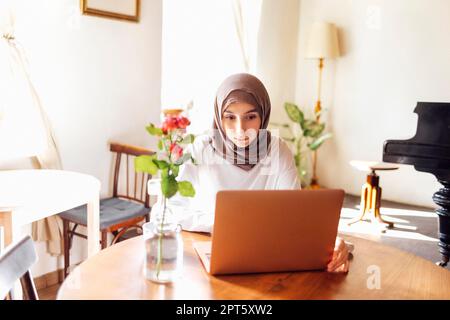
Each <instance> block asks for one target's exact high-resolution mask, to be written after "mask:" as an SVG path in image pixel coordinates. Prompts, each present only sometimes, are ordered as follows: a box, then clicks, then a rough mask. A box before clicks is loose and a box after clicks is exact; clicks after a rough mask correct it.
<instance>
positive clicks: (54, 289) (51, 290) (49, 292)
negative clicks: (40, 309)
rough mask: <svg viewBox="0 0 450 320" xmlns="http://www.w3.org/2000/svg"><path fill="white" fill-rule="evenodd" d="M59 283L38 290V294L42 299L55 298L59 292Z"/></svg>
mask: <svg viewBox="0 0 450 320" xmlns="http://www.w3.org/2000/svg"><path fill="white" fill-rule="evenodd" d="M59 286H60V285H59V284H56V285H54V286H51V287H48V288H45V289H41V290H38V296H39V299H40V300H55V299H56V295H57V293H58V289H59Z"/></svg>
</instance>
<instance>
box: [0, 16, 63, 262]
mask: <svg viewBox="0 0 450 320" xmlns="http://www.w3.org/2000/svg"><path fill="white" fill-rule="evenodd" d="M3 19H5V16H3ZM6 19H7V20H8V21H7V22H5V21H4V20H3V21H0V150H1V153H0V160H11V159H17V158H23V157H32V158H33V159H34V160H35V161H34V163H35V166H36V167H37V168H40V169H61V168H62V165H61V159H60V155H59V152H58V148H57V144H56V139H55V136H54V134H53V131H52V129H51V125H50V122H49V119H48V117H47V115H46V113H45V110H44V108H43V106H42V103H41V100H40V98H39V95H38V93H37V92H36V88H35V86H34V85H33V82H32V81H31V77H30V75H29V73H28V65H27V60H26V54H25V51H24V49H23V47H22V46H21V45H20V44H19V42H18V41H17V40H16V39H15V36H14V19H13V16H12V15H9V16H7V17H6ZM32 236H33V238H34V240H35V241H46V242H47V251H48V252H49V253H50V254H52V255H60V254H61V253H62V226H61V221H60V219H59V218H58V217H57V216H52V217H48V218H46V219H44V220H41V221H38V222H35V223H33V226H32Z"/></svg>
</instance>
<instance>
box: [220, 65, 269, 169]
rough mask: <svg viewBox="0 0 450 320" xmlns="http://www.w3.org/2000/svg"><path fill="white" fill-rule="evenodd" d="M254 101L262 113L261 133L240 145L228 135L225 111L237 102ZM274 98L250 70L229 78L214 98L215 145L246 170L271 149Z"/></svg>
mask: <svg viewBox="0 0 450 320" xmlns="http://www.w3.org/2000/svg"><path fill="white" fill-rule="evenodd" d="M237 102H240V103H248V104H251V105H254V106H255V107H256V108H257V110H258V113H259V115H260V117H261V127H260V128H259V131H258V134H257V137H256V138H255V139H254V140H253V141H252V142H251V143H250V145H248V146H247V147H245V148H240V147H238V146H236V145H235V144H234V143H233V142H232V141H231V140H230V139H228V138H227V136H226V134H225V130H224V129H223V126H222V115H223V113H224V112H225V110H226V109H227V107H228V106H229V105H231V104H233V103H237ZM270 108H271V106H270V98H269V94H268V93H267V90H266V88H265V87H264V85H263V83H262V82H261V81H260V80H259V79H258V78H256V77H255V76H253V75H251V74H248V73H238V74H234V75H231V76H229V77H228V78H226V79H225V80H224V81H223V82H222V84H221V85H220V86H219V89H218V90H217V94H216V99H215V102H214V124H213V129H214V130H213V135H212V137H211V145H212V147H213V149H214V151H215V152H216V153H217V154H219V155H220V156H222V157H223V158H224V159H226V160H227V161H228V162H230V163H232V164H233V165H235V166H238V167H239V168H241V169H244V170H246V171H248V170H250V169H252V168H253V167H254V166H255V165H256V164H257V163H258V162H259V161H260V160H261V159H263V158H264V157H265V156H266V155H267V154H268V153H269V151H270V150H269V149H270V139H271V137H270V132H269V131H268V130H267V126H268V125H269V118H270Z"/></svg>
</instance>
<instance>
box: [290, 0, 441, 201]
mask: <svg viewBox="0 0 450 320" xmlns="http://www.w3.org/2000/svg"><path fill="white" fill-rule="evenodd" d="M449 14H450V1H448V0H395V1H392V0H357V1H356V0H354V1H352V0H302V1H301V7H300V29H299V54H298V69H297V88H296V92H297V98H296V101H297V102H298V103H299V104H300V105H301V106H303V107H306V108H309V109H311V110H312V108H313V105H314V102H315V100H316V96H315V94H316V81H317V69H316V68H317V66H316V63H315V62H313V61H311V60H305V59H304V52H305V51H304V48H305V43H306V38H307V33H308V31H309V27H310V25H311V24H312V22H313V21H315V20H326V21H329V22H333V23H335V24H336V25H337V26H338V27H339V29H340V32H339V35H340V40H341V44H342V48H343V56H342V57H341V58H339V59H338V60H336V61H334V62H329V61H325V69H324V77H323V84H324V88H323V95H322V100H323V105H324V107H325V108H327V109H328V113H327V114H326V116H325V119H326V120H327V121H328V126H329V129H330V130H331V131H332V132H333V134H334V138H333V140H332V141H329V142H327V143H326V144H325V145H324V146H323V147H322V148H321V149H320V152H319V162H318V173H319V181H320V183H321V184H323V185H325V186H328V187H339V188H344V189H345V190H346V191H347V192H350V193H352V194H359V193H360V188H361V184H362V183H363V182H364V180H365V173H364V172H360V171H356V169H354V168H352V167H351V166H350V164H349V161H350V160H353V159H358V160H374V161H381V160H382V150H383V149H382V148H383V142H384V141H385V140H386V139H406V138H411V137H412V136H413V135H414V133H415V128H416V123H417V116H416V114H414V113H413V110H414V108H415V106H416V103H417V101H444V102H445V101H447V102H448V101H450V91H449V88H450V41H449V34H450V19H449ZM381 184H382V188H383V198H384V199H390V200H394V201H399V202H404V203H411V204H416V205H424V206H434V204H433V202H432V200H431V196H432V194H433V193H434V192H436V191H437V190H438V188H439V186H440V185H439V183H438V182H437V181H436V179H435V178H434V176H432V175H431V174H426V173H422V172H417V171H415V170H414V168H413V167H411V166H404V167H401V168H400V170H398V171H391V172H385V173H381Z"/></svg>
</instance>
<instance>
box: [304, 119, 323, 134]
mask: <svg viewBox="0 0 450 320" xmlns="http://www.w3.org/2000/svg"><path fill="white" fill-rule="evenodd" d="M324 129H325V124H323V123H318V122H317V121H315V120H305V122H304V123H303V135H304V136H305V137H311V138H317V137H318V136H320V134H321V133H322V132H323V130H324Z"/></svg>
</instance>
